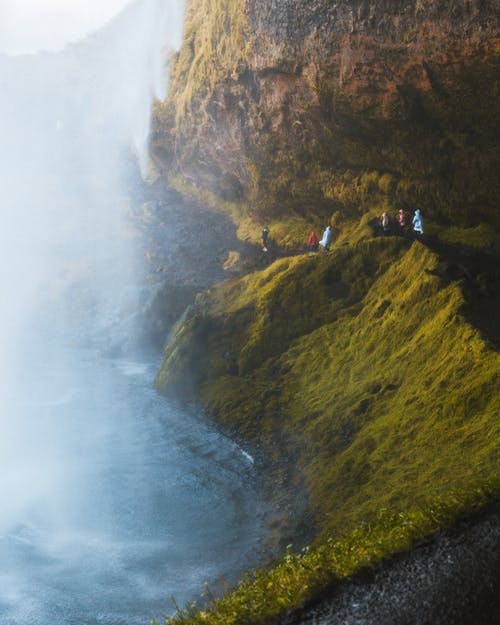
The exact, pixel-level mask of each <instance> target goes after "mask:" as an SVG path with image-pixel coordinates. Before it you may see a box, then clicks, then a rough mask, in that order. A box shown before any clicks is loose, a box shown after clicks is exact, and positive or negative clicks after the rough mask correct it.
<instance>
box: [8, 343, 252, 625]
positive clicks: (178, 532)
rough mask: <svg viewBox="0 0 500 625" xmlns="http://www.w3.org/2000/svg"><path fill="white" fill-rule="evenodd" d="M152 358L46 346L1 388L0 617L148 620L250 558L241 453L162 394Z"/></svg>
mask: <svg viewBox="0 0 500 625" xmlns="http://www.w3.org/2000/svg"><path fill="white" fill-rule="evenodd" d="M156 366H157V363H156V362H154V361H152V360H149V359H145V360H144V361H141V360H140V359H139V360H120V359H106V358H103V357H102V356H100V355H99V354H98V353H96V352H95V351H94V350H92V349H86V348H85V349H84V348H82V347H77V346H76V347H72V346H65V347H61V348H57V347H56V346H54V345H52V347H51V350H45V349H44V350H40V353H39V357H38V358H35V359H32V361H31V369H30V370H29V371H28V370H27V371H26V372H25V373H26V381H25V386H24V389H25V393H24V394H23V396H21V397H20V396H19V394H17V395H16V396H15V397H6V398H5V397H4V398H3V404H2V406H1V408H2V424H3V432H2V440H1V442H0V451H1V463H2V471H1V476H0V495H1V498H2V501H3V503H2V511H1V513H0V623H1V624H2V625H28V624H29V625H84V624H85V625H90V624H96V623H103V624H104V623H106V624H108V625H114V624H118V623H127V624H129V625H132V624H135V623H149V622H150V620H151V618H153V617H161V616H162V615H163V614H169V613H171V612H172V604H171V601H170V597H171V596H172V595H175V597H176V598H177V599H178V601H179V602H180V603H181V604H182V603H183V602H184V601H185V600H188V599H190V598H192V597H193V595H195V594H197V593H198V592H199V591H200V590H201V587H202V585H203V583H204V582H205V581H208V580H214V579H216V578H217V577H218V576H221V575H222V576H227V577H231V576H233V575H235V574H236V573H237V572H241V570H242V569H243V568H246V567H248V566H251V565H254V564H255V563H256V553H257V545H258V542H259V539H260V537H261V536H262V533H263V515H264V504H263V503H262V501H261V500H260V499H259V494H258V492H256V483H255V480H256V475H255V470H254V467H253V464H252V460H251V458H250V457H249V456H248V455H246V454H245V452H244V451H243V450H242V449H240V448H239V447H238V446H237V445H236V444H235V443H233V442H231V441H230V440H228V439H227V438H225V437H224V436H222V435H221V434H219V433H217V432H216V431H215V430H214V429H213V428H211V427H209V426H208V425H207V424H206V423H204V422H203V421H202V420H201V419H200V418H198V416H197V415H196V414H191V413H189V412H187V411H185V410H181V409H179V408H178V407H176V406H174V405H173V404H171V403H169V402H168V401H167V400H166V399H165V398H163V397H161V396H159V395H158V394H157V393H156V392H155V391H154V390H153V389H152V380H153V377H154V372H155V368H156ZM33 380H36V382H33ZM16 388H23V380H17V381H16ZM14 415H15V416H14Z"/></svg>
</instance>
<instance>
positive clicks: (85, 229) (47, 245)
mask: <svg viewBox="0 0 500 625" xmlns="http://www.w3.org/2000/svg"><path fill="white" fill-rule="evenodd" d="M2 6H3V5H2ZM2 6H0V21H1V19H2V16H1V12H2V10H3V9H2ZM181 21H182V0H140V1H138V2H134V3H131V4H130V5H129V6H127V7H126V8H125V9H124V10H123V11H122V13H121V14H119V15H118V16H117V17H116V18H115V19H114V20H113V21H112V22H110V23H109V24H107V25H106V26H105V27H104V28H103V29H102V31H99V32H96V33H94V34H92V35H90V36H88V37H87V38H86V39H85V40H83V41H81V42H79V43H75V44H72V45H70V46H68V47H67V48H65V49H64V50H62V51H61V52H50V53H49V52H46V53H40V54H36V55H34V54H33V55H18V56H8V55H7V54H1V53H0V500H1V501H2V502H3V503H2V510H1V511H0V530H1V529H2V528H5V527H8V526H9V525H11V524H13V523H15V522H16V521H17V520H18V519H19V518H20V517H21V516H22V514H23V511H24V510H25V509H26V508H27V507H29V506H31V507H33V506H34V505H36V502H38V501H40V502H41V501H45V502H46V501H47V498H50V497H51V494H53V493H54V492H57V489H58V480H61V479H66V477H67V474H68V472H71V466H72V459H71V454H73V453H74V450H72V449H66V448H65V442H66V441H64V440H63V436H62V434H61V433H60V432H58V431H54V430H52V429H51V426H50V423H47V422H43V423H42V420H40V422H38V423H34V422H33V419H32V417H29V418H28V417H25V414H26V406H27V405H29V404H30V402H31V404H33V403H35V404H36V403H37V402H38V403H39V406H40V411H39V412H40V415H41V416H43V414H44V412H43V411H44V410H46V406H49V405H57V402H60V401H62V400H61V398H60V397H50V396H46V389H45V388H40V384H37V382H39V378H40V379H41V378H42V377H43V376H41V374H42V373H43V371H44V367H45V365H48V364H49V363H50V362H51V361H54V360H56V359H58V358H59V359H63V358H64V356H63V355H61V353H62V350H61V346H59V345H53V344H52V343H51V342H50V341H49V343H48V344H46V343H44V341H45V338H44V336H45V335H46V334H47V331H48V330H49V331H51V330H57V331H58V332H59V333H62V332H63V331H64V332H66V334H68V335H69V334H71V335H73V336H75V335H77V334H78V332H81V327H83V326H84V324H85V319H87V321H88V319H89V318H92V323H99V322H100V319H99V317H100V316H101V317H104V316H105V315H108V314H109V309H110V305H112V303H113V301H116V300H117V299H118V298H119V297H121V294H122V293H123V289H124V288H125V286H126V285H127V284H128V283H130V282H133V273H134V263H133V260H134V253H133V245H132V244H133V241H132V240H131V236H130V232H129V230H128V227H127V224H126V220H125V217H126V213H127V210H128V206H129V202H128V200H127V198H126V197H124V192H123V188H124V176H126V175H128V173H129V172H130V171H131V170H133V165H132V166H131V165H130V163H131V162H133V159H134V157H133V156H132V155H135V158H136V159H137V161H138V163H139V168H140V170H141V171H142V173H143V174H144V172H145V171H146V169H147V162H148V154H147V143H148V133H149V126H150V118H151V104H152V100H153V98H154V97H157V98H160V99H161V98H163V97H164V96H165V91H166V87H167V79H168V72H167V67H166V55H167V53H168V49H169V48H170V49H172V48H175V47H177V46H178V45H179V41H180V34H181ZM1 32H2V31H1V29H0V33H1ZM0 43H1V42H0ZM0 48H1V46H0ZM127 167H128V169H127ZM63 300H64V302H65V305H64V306H61V302H62V301H63ZM85 307H87V308H85ZM75 311H79V312H78V318H76V317H75ZM80 338H82V337H80ZM83 338H84V337H83ZM40 354H44V357H43V358H45V360H43V359H42V360H40V359H39V356H40ZM61 366H62V362H59V369H61ZM62 368H64V367H62ZM39 374H40V375H39ZM73 377H74V380H71V379H70V380H68V381H67V382H66V384H67V386H68V389H67V390H66V391H65V392H67V393H69V394H70V395H71V394H72V393H74V392H77V391H74V389H73V387H74V388H76V389H77V388H78V387H79V384H80V381H79V380H78V374H77V373H75V374H74V376H73ZM42 386H43V385H42ZM72 389H73V390H72ZM68 396H69V395H68ZM30 414H32V412H31V413H30Z"/></svg>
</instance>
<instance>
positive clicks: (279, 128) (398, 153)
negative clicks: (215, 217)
mask: <svg viewBox="0 0 500 625" xmlns="http://www.w3.org/2000/svg"><path fill="white" fill-rule="evenodd" d="M497 23H498V10H497V5H496V3H495V2H493V1H489V0H485V1H481V0H472V1H466V0H463V1H462V0H438V1H434V0H433V1H428V0H398V1H396V0H385V1H382V2H374V1H373V0H372V1H370V0H349V1H345V0H344V1H342V0H340V1H339V2H335V3H334V2H329V1H326V0H280V1H277V0H271V1H269V0H246V1H245V2H239V3H233V2H230V1H229V0H211V1H209V0H190V2H189V3H188V7H187V19H186V29H185V36H184V43H183V47H182V50H181V52H180V53H179V55H178V56H177V58H176V59H175V61H174V66H173V72H172V88H171V91H170V96H169V100H168V101H167V102H166V103H164V104H162V105H161V104H158V105H157V107H156V118H155V130H154V133H153V145H154V148H155V152H156V155H157V158H158V159H159V160H160V161H162V162H163V163H165V164H167V163H168V165H169V167H170V168H171V170H170V171H171V173H170V177H171V182H173V183H174V185H176V186H178V187H179V188H181V189H183V190H184V191H187V192H189V193H193V194H195V195H196V194H198V195H201V194H205V198H207V197H211V200H212V201H213V202H214V203H215V204H219V205H220V204H224V202H226V205H227V206H228V207H230V208H231V209H232V210H234V208H236V209H237V210H238V213H239V215H249V216H250V217H251V218H252V219H254V220H256V221H263V220H273V219H281V218H284V217H287V218H289V217H290V216H292V215H293V216H295V217H296V218H299V219H304V220H306V221H309V222H314V220H315V219H316V218H321V219H322V220H325V219H329V218H331V217H332V215H333V214H334V213H337V217H336V219H337V221H340V222H341V221H342V220H343V219H350V218H353V219H356V218H359V214H364V213H366V212H372V213H373V214H377V213H379V211H380V210H381V209H389V210H393V209H395V208H396V207H399V206H401V205H406V206H408V207H410V208H411V207H413V206H418V207H420V208H423V209H424V211H425V213H426V215H427V217H428V218H429V219H431V220H434V221H436V222H441V223H447V222H452V223H454V224H458V225H462V226H471V225H477V223H479V222H480V221H488V222H489V223H490V224H492V225H494V226H495V227H498V225H499V220H498V215H497V214H496V210H495V208H496V199H497V198H498V196H499V192H500V189H499V183H498V176H497V175H496V164H497V163H498V157H499V153H498V147H497V146H496V145H495V144H496V141H495V137H496V134H497V133H496V130H497V126H498V115H496V111H495V102H496V97H497V93H498V75H499V71H498V70H499V65H500V63H499V58H500V57H499V55H498V53H497V52H495V50H498V39H495V34H496V24H497Z"/></svg>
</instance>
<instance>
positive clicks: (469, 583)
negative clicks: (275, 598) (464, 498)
mask: <svg viewBox="0 0 500 625" xmlns="http://www.w3.org/2000/svg"><path fill="white" fill-rule="evenodd" d="M299 624H300V625H500V511H499V510H496V511H492V512H489V513H488V514H487V515H485V516H484V517H483V518H481V519H480V520H477V519H476V520H475V521H469V522H467V523H463V524H461V525H460V526H459V527H457V528H455V529H454V530H453V531H449V532H447V533H443V534H440V535H439V536H438V537H437V538H435V539H434V540H432V541H431V542H428V543H426V544H424V545H422V546H420V547H417V548H415V549H414V550H413V551H412V552H410V553H408V554H405V555H401V556H398V557H396V558H394V559H392V560H391V561H390V562H388V563H385V564H383V565H380V566H379V567H377V568H375V569H374V570H373V571H370V572H368V573H363V574H361V575H359V576H358V578H357V579H356V580H352V581H350V582H348V583H345V584H343V585H341V586H340V587H337V588H336V589H335V590H333V591H332V593H331V595H330V596H329V597H325V598H324V599H323V600H322V601H320V602H319V603H317V604H316V605H314V606H310V607H308V608H304V609H303V610H300V611H298V612H295V613H292V614H289V615H288V616H287V617H285V618H283V619H280V620H279V621H278V622H277V623H276V625H299Z"/></svg>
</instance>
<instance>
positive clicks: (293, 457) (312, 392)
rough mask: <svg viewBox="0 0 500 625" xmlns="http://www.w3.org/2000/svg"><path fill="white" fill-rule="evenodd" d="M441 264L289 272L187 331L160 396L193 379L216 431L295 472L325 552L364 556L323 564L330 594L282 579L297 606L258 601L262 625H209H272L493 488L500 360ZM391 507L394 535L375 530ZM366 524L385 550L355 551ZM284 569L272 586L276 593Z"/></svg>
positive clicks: (177, 339) (289, 267)
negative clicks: (338, 545)
mask: <svg viewBox="0 0 500 625" xmlns="http://www.w3.org/2000/svg"><path fill="white" fill-rule="evenodd" d="M439 264H440V259H439V257H438V256H437V255H436V254H434V253H432V252H431V251H429V250H428V249H427V248H425V247H424V246H423V245H421V244H420V243H418V242H414V243H413V244H410V243H409V242H407V241H405V240H404V239H400V238H397V237H394V238H380V239H372V240H366V241H361V242H360V243H357V244H355V245H350V246H343V247H339V248H337V249H334V251H332V252H331V253H329V254H317V255H304V256H297V257H293V258H286V259H282V260H280V261H277V262H276V263H274V264H273V265H271V266H270V267H268V268H267V269H266V270H264V271H262V272H256V273H254V274H250V275H248V276H245V277H243V278H241V279H238V280H232V281H229V282H227V283H224V284H221V285H218V286H216V287H215V288H213V289H211V290H210V291H209V292H206V293H205V294H203V295H202V296H200V297H199V298H198V300H197V303H196V305H195V309H194V311H193V316H192V317H191V319H189V320H188V322H187V324H185V325H184V326H179V327H178V328H177V331H176V333H175V336H174V339H173V341H172V343H171V344H170V345H169V347H168V348H167V351H166V356H165V361H164V364H163V367H162V370H161V372H160V374H159V377H158V386H159V387H160V388H161V389H162V390H164V391H168V392H175V393H178V394H180V395H182V394H183V393H185V392H186V382H185V380H186V379H190V380H191V382H190V386H189V388H188V389H187V390H188V392H189V393H190V394H191V393H194V394H195V396H196V397H198V398H199V399H200V401H201V402H202V403H203V405H205V406H206V407H207V408H208V409H209V411H210V413H211V414H212V415H213V416H214V418H215V419H216V420H218V421H219V422H220V423H221V424H223V425H224V426H225V427H227V428H229V429H231V430H232V431H233V432H235V433H237V434H238V435H239V436H243V437H245V438H246V439H247V440H251V441H254V442H255V443H258V444H259V445H261V446H262V447H263V448H264V449H265V450H267V453H268V455H269V457H270V460H271V461H272V462H279V463H281V465H282V466H283V465H285V466H287V467H288V470H289V472H290V476H291V478H292V483H293V479H294V476H296V477H297V480H299V477H300V480H305V482H306V485H307V488H308V491H309V511H310V513H311V514H312V516H313V519H314V523H315V526H316V528H317V538H316V541H315V545H316V546H315V549H316V548H317V549H319V551H318V552H316V551H315V553H318V554H319V553H326V551H325V552H323V551H322V550H323V549H325V550H328V547H327V546H326V545H328V542H327V541H328V538H329V537H330V536H335V537H336V538H338V537H339V536H347V538H346V540H347V543H345V544H346V545H350V546H349V547H348V548H347V547H346V549H347V552H346V553H347V554H349V553H350V554H352V553H353V552H352V549H354V550H356V549H361V551H360V552H359V553H362V554H363V557H361V558H357V557H354V556H353V558H352V560H349V559H348V558H347V556H346V558H347V560H346V562H344V563H339V562H337V561H336V564H335V567H333V568H332V567H331V566H330V565H326V564H325V566H324V567H323V565H322V566H320V567H319V568H318V580H319V581H317V583H316V582H313V581H311V580H309V581H307V582H306V581H304V578H301V577H299V578H298V579H299V581H296V580H295V578H294V576H293V575H292V576H291V578H289V576H285V577H283V579H282V582H283V583H282V587H283V595H278V596H286V597H288V599H287V600H286V601H287V602H285V603H282V604H280V603H279V602H278V604H277V603H276V601H274V602H273V601H271V599H270V597H269V596H268V595H259V593H260V592H261V591H260V590H259V591H256V592H257V596H260V599H259V600H258V601H257V600H256V601H257V603H258V605H260V608H258V609H259V610H261V611H262V615H263V616H262V620H258V619H257V618H256V619H255V620H245V618H247V617H246V616H242V615H245V614H247V612H245V609H246V608H244V607H243V605H244V603H245V602H247V601H250V600H249V599H248V597H249V595H248V594H244V595H241V596H245V597H246V599H245V601H243V599H241V597H240V599H239V600H238V601H240V603H239V604H238V605H239V606H240V607H239V608H238V609H236V608H234V609H235V614H237V615H238V617H237V620H234V621H231V620H229V621H224V620H216V618H215V617H214V619H215V620H213V621H210V620H209V621H208V622H213V623H222V622H224V623H226V622H227V623H231V622H235V623H244V622H252V623H259V622H265V618H264V615H265V617H266V618H267V617H268V616H269V614H270V613H273V614H275V613H276V611H277V610H280V609H285V608H288V607H290V606H292V605H297V604H298V603H300V601H301V600H302V598H304V597H306V596H311V594H310V593H313V594H314V592H316V591H317V590H318V588H319V587H322V585H324V584H326V583H330V582H331V581H332V579H337V577H338V576H340V577H341V576H342V575H344V574H346V575H347V574H349V573H350V572H352V571H353V570H356V569H357V568H358V567H359V566H364V565H365V564H368V563H370V562H373V561H375V560H377V559H378V558H380V557H382V556H384V555H387V554H388V553H391V552H393V551H394V550H397V549H400V548H403V547H405V546H407V545H408V544H410V542H411V540H413V539H415V538H417V537H422V536H423V535H424V534H427V533H428V532H430V531H432V530H433V529H435V528H437V527H438V526H439V524H440V523H441V522H444V520H443V519H444V517H443V519H441V520H438V521H436V520H435V519H434V521H436V522H435V523H434V524H432V523H430V524H429V518H432V510H434V506H435V504H436V502H443V501H444V502H448V503H447V504H446V505H447V506H448V507H447V510H448V512H447V515H446V520H447V521H449V520H450V519H451V518H454V516H456V515H460V514H464V513H467V511H468V510H470V509H471V508H472V507H474V506H475V505H476V504H477V500H476V499H475V495H474V494H475V493H476V492H477V489H479V490H480V491H481V492H482V490H483V489H485V488H486V489H488V488H489V487H488V485H489V484H492V483H494V482H495V480H496V476H497V472H498V465H499V462H500V442H499V441H500V419H499V416H500V399H499V397H498V394H497V393H496V389H497V388H498V371H499V370H500V357H499V354H498V352H497V351H495V350H494V349H493V348H492V346H491V345H490V344H489V343H488V342H486V341H485V340H484V339H483V338H482V337H481V335H480V332H479V331H478V330H477V329H475V328H474V327H473V326H471V325H470V323H469V322H468V321H467V320H466V317H465V313H466V309H467V302H466V300H465V299H464V296H463V293H462V291H461V289H460V283H458V282H451V283H449V282H448V283H445V282H442V281H441V279H440V278H439V277H438V275H437V269H438V267H439ZM190 373H192V375H191V376H190ZM299 474H300V476H299ZM495 492H496V491H495ZM450 498H451V500H450ZM453 498H455V499H453ZM381 509H384V510H387V511H390V512H388V513H387V514H389V517H390V518H391V519H393V521H391V523H394V525H393V526H391V527H389V526H388V525H387V524H385V523H386V522H385V521H381V522H380V523H381V525H380V524H379V525H377V524H378V523H379V521H380V518H379V516H378V514H379V511H380V510H381ZM429 515H430V517H429ZM377 519H379V520H378V521H377ZM366 523H369V527H370V528H372V527H378V528H379V529H378V530H377V532H378V534H377V538H374V537H373V535H371V534H370V538H369V539H367V540H368V541H369V543H370V545H369V546H367V545H366V544H364V543H363V545H364V546H363V547H359V546H356V547H353V546H352V545H353V544H354V543H353V542H352V541H353V539H352V536H362V535H363V531H364V530H363V531H361V534H359V533H357V532H359V531H360V530H359V528H360V527H365V525H363V524H366ZM372 524H375V525H373V526H372ZM389 525H390V524H389ZM357 528H358V529H357ZM384 528H385V529H384ZM370 531H371V529H370ZM386 533H387V535H385V534H386ZM349 536H351V538H349ZM395 537H396V538H397V539H396V538H395ZM400 538H401V542H399V539H400ZM363 540H364V539H363ZM370 541H371V542H370ZM377 541H381V542H382V543H383V544H384V547H383V548H378V547H377V546H376V544H378V543H377ZM374 544H375V547H374ZM365 555H366V559H365ZM318 557H320V556H318ZM321 557H323V556H321ZM321 557H320V559H321ZM297 562H299V561H297ZM300 562H302V561H300ZM349 563H350V564H349ZM283 566H285V565H283ZM308 566H309V565H308ZM308 566H305V567H302V564H300V563H299V564H297V567H298V568H299V569H302V568H305V569H308ZM337 567H339V568H337ZM285 568H286V567H285ZM313 568H314V567H313ZM277 570H281V571H282V569H279V567H278V569H276V570H273V571H270V572H264V573H261V574H259V576H262V579H266V580H267V582H266V583H270V582H271V581H272V582H273V584H274V581H273V580H274V579H275V578H274V577H273V576H274V575H276V576H278V578H279V577H280V575H281V574H282V573H278V572H276V571H277ZM294 575H295V573H294ZM266 576H267V577H266ZM292 578H293V579H292ZM259 579H260V578H259ZM294 580H295V581H294ZM289 582H290V585H288V584H289ZM252 583H253V582H252ZM256 583H257V582H256ZM259 583H260V582H259ZM280 583H281V582H280ZM294 584H297V585H294ZM301 584H302V586H304V587H305V586H307V587H308V588H309V590H310V592H309V591H307V592H306V590H304V593H302V591H300V592H299V591H298V590H297V588H301V587H302V586H301ZM245 588H246V590H245V593H247V592H250V586H245ZM252 592H253V591H252ZM287 593H288V594H287ZM271 594H272V593H271ZM235 601H236V600H235ZM252 601H253V600H252ZM259 601H260V603H259ZM268 602H269V604H268ZM231 605H233V604H231ZM249 605H250V603H249ZM252 605H253V604H252ZM266 606H269V607H266ZM231 609H233V608H231ZM252 609H253V608H252ZM255 609H256V610H257V608H255ZM240 610H241V611H240ZM273 610H274V612H273ZM196 618H198V617H196ZM206 618H212V617H211V616H207V617H206ZM221 618H222V617H221ZM235 618H236V617H235ZM240 618H241V620H238V619H240ZM252 618H254V617H253V616H252ZM259 618H260V617H259ZM181 622H182V621H181ZM186 622H191V621H186ZM194 622H201V621H196V620H195V621H193V623H194Z"/></svg>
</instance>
